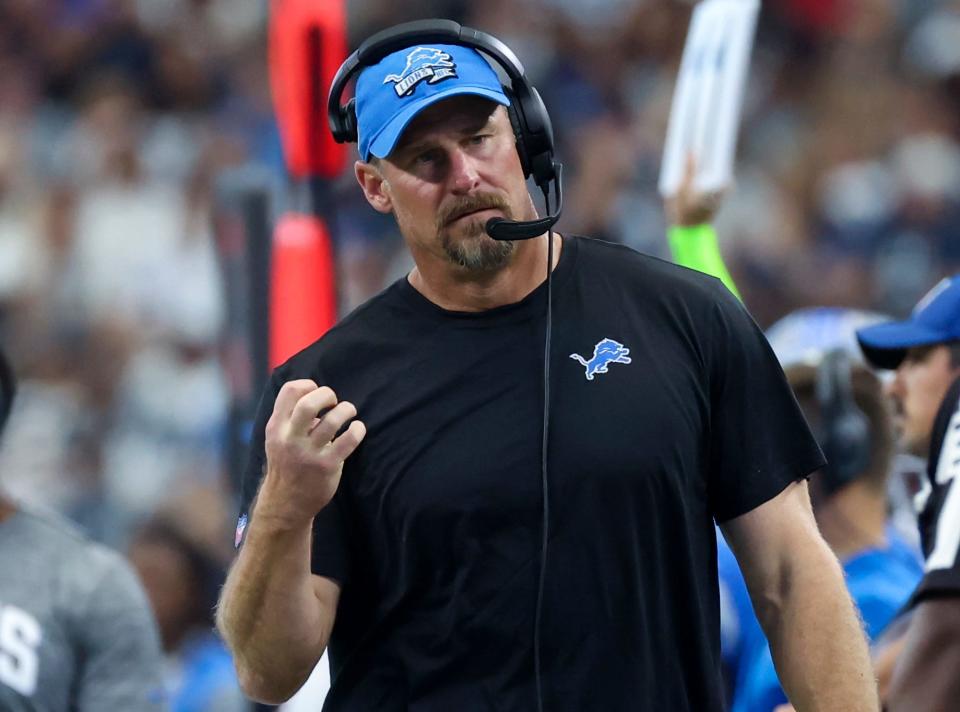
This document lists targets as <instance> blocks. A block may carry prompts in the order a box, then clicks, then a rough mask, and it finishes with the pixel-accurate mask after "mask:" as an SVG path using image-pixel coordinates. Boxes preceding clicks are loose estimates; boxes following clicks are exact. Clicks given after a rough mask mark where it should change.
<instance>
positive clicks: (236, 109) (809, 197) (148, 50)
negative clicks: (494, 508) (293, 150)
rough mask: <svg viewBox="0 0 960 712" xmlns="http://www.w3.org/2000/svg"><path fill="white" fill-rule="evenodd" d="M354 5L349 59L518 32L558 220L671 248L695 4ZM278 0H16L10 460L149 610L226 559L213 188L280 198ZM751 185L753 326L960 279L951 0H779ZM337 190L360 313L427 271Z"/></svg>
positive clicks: (742, 282)
mask: <svg viewBox="0 0 960 712" xmlns="http://www.w3.org/2000/svg"><path fill="white" fill-rule="evenodd" d="M348 5H349V7H348V17H349V27H350V45H351V47H355V46H356V45H357V44H358V43H359V41H360V40H362V39H363V38H364V37H365V36H367V35H368V34H370V33H371V32H374V31H376V30H379V29H382V28H383V27H386V26H388V25H390V24H393V23H396V22H402V21H407V20H411V19H417V18H422V17H450V18H452V19H456V20H459V21H461V22H463V23H465V24H468V25H470V26H473V27H477V28H479V29H483V30H485V31H488V32H490V33H492V34H494V35H495V36H497V37H499V38H500V39H502V40H504V41H505V42H506V43H507V44H508V45H510V46H511V47H512V48H513V49H514V51H515V52H516V54H517V55H518V56H519V57H520V58H521V60H522V61H523V63H524V64H525V66H526V68H527V73H528V75H529V76H530V77H531V78H532V81H533V83H534V84H535V85H536V86H537V87H538V88H539V89H540V91H541V93H542V94H543V96H544V98H545V101H546V103H547V106H548V108H549V109H550V110H551V114H552V117H553V121H554V126H555V130H556V133H557V140H558V144H559V149H558V153H559V156H560V158H561V159H562V160H563V161H564V163H565V166H566V171H565V176H566V196H565V204H566V206H565V214H564V217H563V219H562V221H561V223H560V229H561V231H564V230H565V231H569V232H576V233H580V234H586V235H591V236H595V237H600V238H604V239H609V240H613V241H618V242H623V243H626V244H629V245H631V246H633V247H635V248H637V249H639V250H641V251H644V252H648V253H652V254H657V255H661V256H666V255H667V249H666V242H665V239H664V230H665V224H664V216H663V209H662V205H661V202H660V198H659V196H658V195H657V193H656V182H657V176H658V171H659V166H660V158H661V153H662V146H663V140H664V135H665V131H666V125H667V121H668V116H669V109H670V101H671V95H672V90H673V85H674V81H675V78H676V73H677V68H678V65H679V61H680V56H681V53H682V50H683V43H684V39H685V33H686V28H687V24H688V22H689V17H690V10H691V3H689V2H681V1H680V0H672V1H671V0H484V1H483V2H471V1H469V0H411V1H409V2H404V3H374V2H364V3H349V4H348ZM266 17H267V4H266V3H265V2H235V1H234V0H166V1H165V2H158V1H157V0H0V341H2V343H3V344H4V345H5V347H6V348H7V349H8V350H9V352H10V353H11V356H12V359H13V361H14V364H15V367H16V370H17V372H18V374H19V377H20V378H21V381H22V384H23V387H22V391H21V397H20V399H19V403H18V405H17V409H16V411H15V413H14V417H13V419H12V421H11V424H10V432H9V437H8V439H7V443H6V446H5V448H4V450H3V451H2V454H0V472H2V473H3V479H4V483H5V486H7V487H8V488H9V489H10V490H11V491H12V492H13V493H14V494H16V495H17V496H20V497H22V498H24V499H26V500H29V501H31V502H35V503H39V504H44V505H48V506H50V507H53V508H55V509H57V510H60V511H62V512H65V513H66V514H68V515H69V516H70V517H71V518H73V519H74V520H76V521H77V522H79V523H80V524H81V525H82V526H83V527H84V528H85V529H86V530H87V531H88V532H89V533H90V534H91V535H92V536H94V537H95V538H97V539H100V540H102V541H105V542H107V543H109V544H111V545H113V546H115V547H118V548H120V549H121V550H125V551H130V552H131V553H132V554H133V558H134V560H135V561H136V562H137V564H138V566H139V568H140V569H141V571H142V573H143V575H144V578H145V581H146V582H147V584H148V589H151V588H152V589H153V590H151V591H150V593H151V596H152V597H153V598H154V602H155V605H162V604H157V600H158V597H159V598H162V596H163V592H162V590H161V591H159V592H158V591H157V589H158V588H159V589H162V588H163V582H164V578H165V577H164V576H163V575H158V574H157V566H158V565H159V564H158V562H165V561H167V560H169V559H170V556H172V555H171V554H170V552H171V551H174V552H176V551H180V552H181V554H180V556H181V564H182V565H183V566H190V565H193V564H196V562H198V561H200V562H204V566H205V567H206V568H204V567H200V568H201V569H202V573H200V574H197V577H198V578H197V584H196V585H197V591H199V592H201V593H198V594H197V595H198V596H201V595H202V596H203V598H202V599H201V600H202V601H204V602H206V601H207V600H208V599H209V595H210V591H211V590H215V586H212V584H211V580H210V577H211V576H213V577H214V578H215V572H216V571H217V570H218V567H219V568H221V569H222V567H223V566H225V565H226V562H227V561H228V560H229V557H230V539H231V538H232V536H231V532H232V524H231V523H230V520H231V518H232V517H233V516H234V504H233V502H234V493H233V491H232V483H233V474H234V473H230V472H228V471H227V467H226V465H225V462H226V459H225V454H224V450H225V444H224V443H225V431H226V423H227V414H228V408H229V403H230V400H231V393H230V388H229V385H228V382H227V379H226V378H225V376H224V371H223V368H222V366H221V363H222V361H221V353H220V351H221V349H220V342H221V332H222V329H223V324H224V318H225V312H226V308H225V304H224V297H223V295H224V286H223V275H222V272H221V270H220V265H219V263H218V254H217V249H216V239H215V238H216V235H215V231H214V227H213V225H214V222H213V220H212V218H211V216H212V214H213V212H214V210H215V208H216V199H217V198H216V196H217V191H216V186H217V180H218V176H221V175H222V174H223V173H224V172H225V171H232V170H237V169H240V168H243V167H246V168H254V169H256V170H258V171H261V172H262V173H264V174H266V175H269V176H272V178H273V180H274V181H275V183H276V185H278V186H281V188H280V189H279V190H277V191H275V195H276V196H277V201H276V203H277V204H276V205H275V209H276V210H280V209H282V208H283V196H284V190H283V188H282V186H284V185H286V177H285V172H284V166H283V154H282V148H281V139H280V134H279V131H278V128H277V126H276V124H275V121H274V118H273V115H272V110H271V102H270V90H269V86H268V82H267V67H266ZM736 175H737V179H736V185H735V186H733V187H732V188H731V191H730V195H729V197H728V199H727V200H726V202H725V207H724V209H723V211H722V213H721V214H720V217H719V220H718V223H717V225H718V230H719V233H720V235H721V242H722V247H723V250H724V254H725V257H726V258H727V262H728V264H729V266H730V268H731V272H732V273H733V275H734V278H735V280H736V282H737V284H738V286H739V287H740V290H741V292H742V294H743V297H744V300H745V302H746V304H747V305H748V306H749V307H750V309H751V311H752V312H753V313H754V315H755V317H756V318H757V320H758V321H759V322H760V323H761V325H762V326H767V325H768V324H770V323H772V322H773V321H774V320H776V319H777V318H779V317H780V316H782V315H783V314H785V313H787V312H789V311H791V310H793V309H795V308H797V307H800V306H805V305H813V304H831V305H848V306H857V307H864V308H870V309H875V310H879V311H882V312H886V313H890V314H893V315H902V314H903V313H904V312H905V311H906V310H907V309H908V308H909V307H910V305H912V304H913V303H915V302H916V300H917V298H918V297H919V296H920V295H921V294H922V293H923V292H924V291H926V289H927V288H928V287H929V286H930V285H931V284H933V283H935V282H936V281H937V279H938V278H939V277H940V276H942V275H945V274H948V273H951V272H954V271H957V270H958V269H960V236H958V235H957V234H956V233H957V232H958V226H960V1H958V0H767V1H766V2H764V8H763V12H762V14H761V20H760V25H759V30H758V37H757V45H756V48H755V51H754V56H753V63H752V67H751V72H750V77H749V82H748V89H747V94H746V98H745V106H744V113H743V132H742V135H741V139H740V146H739V154H738V161H737V167H736ZM330 189H331V190H332V191H334V194H335V195H336V197H337V200H336V201H335V202H336V204H337V205H338V208H339V209H338V214H337V216H336V222H335V225H336V229H335V240H336V250H337V258H338V264H339V274H340V278H339V291H340V295H341V300H342V305H341V306H342V310H343V311H347V310H349V309H350V308H352V307H353V306H356V304H358V303H359V302H361V301H362V300H364V299H366V298H367V297H369V296H370V295H372V294H373V293H375V292H376V291H378V290H379V289H380V288H381V287H382V286H384V285H385V284H386V283H388V282H389V281H391V280H393V279H395V278H397V277H398V276H400V275H402V274H403V273H404V271H405V270H406V268H407V267H408V265H409V263H408V258H407V257H406V256H405V253H404V250H403V245H402V241H401V240H400V238H399V235H398V234H397V233H396V230H395V226H394V224H393V222H392V220H390V219H389V218H388V217H386V218H385V217H384V216H381V215H379V214H377V213H374V212H373V211H372V210H370V209H369V208H368V207H367V206H366V204H365V203H363V199H362V197H361V194H360V192H359V190H357V189H356V187H355V184H354V179H353V172H352V169H351V168H350V166H349V165H348V167H347V170H346V171H345V173H344V175H343V176H342V178H341V179H339V180H337V181H335V182H334V184H333V185H331V186H330ZM171 532H172V533H171ZM165 547H166V549H165ZM183 552H189V553H183ZM165 556H166V557H167V559H164V557H165ZM174 558H175V557H174ZM170 565H174V564H170ZM161 569H162V570H166V569H163V568H162V567H161ZM151 572H152V573H151ZM211 572H214V573H211ZM168 593H169V592H168ZM170 595H174V594H173V593H171V594H170ZM182 605H184V606H185V607H186V609H190V610H187V611H181V615H180V619H183V620H180V619H178V618H177V616H173V618H174V619H175V620H178V621H179V622H176V623H168V624H167V629H168V630H166V631H165V637H164V640H165V643H168V648H169V649H171V650H173V649H176V648H177V646H179V645H181V643H182V642H183V640H184V639H185V635H184V633H183V631H181V630H179V628H178V627H177V626H180V627H183V626H186V625H187V623H190V624H195V625H197V626H200V627H201V628H202V627H203V626H205V625H206V624H207V623H206V621H205V619H204V617H203V615H200V614H196V615H195V613H196V611H193V610H192V609H191V606H190V605H189V602H187V603H184V604H182ZM205 605H206V604H205ZM201 613H202V611H201ZM168 618H169V616H168ZM184 620H186V621H187V623H184ZM161 622H162V623H163V621H161ZM191 622H192V623H191Z"/></svg>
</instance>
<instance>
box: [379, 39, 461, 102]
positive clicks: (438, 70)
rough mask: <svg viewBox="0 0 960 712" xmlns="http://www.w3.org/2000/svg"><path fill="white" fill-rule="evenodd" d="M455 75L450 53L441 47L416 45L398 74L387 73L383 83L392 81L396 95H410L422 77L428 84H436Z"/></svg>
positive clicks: (454, 65)
mask: <svg viewBox="0 0 960 712" xmlns="http://www.w3.org/2000/svg"><path fill="white" fill-rule="evenodd" d="M456 76H457V65H456V64H454V63H453V62H452V61H451V60H450V55H449V54H447V53H446V52H444V51H443V50H441V49H434V48H433V47H417V48H416V49H415V50H413V51H412V52H410V54H408V55H407V66H406V67H404V68H403V71H402V72H400V74H388V75H387V76H386V78H385V79H384V80H383V83H384V84H386V83H387V82H393V84H394V86H393V90H394V91H395V92H397V96H400V97H403V96H410V95H411V94H413V91H414V89H416V88H417V84H419V83H420V82H422V81H423V80H424V79H427V80H429V81H428V83H429V84H436V83H437V82H439V81H442V80H444V79H451V78H453V77H456Z"/></svg>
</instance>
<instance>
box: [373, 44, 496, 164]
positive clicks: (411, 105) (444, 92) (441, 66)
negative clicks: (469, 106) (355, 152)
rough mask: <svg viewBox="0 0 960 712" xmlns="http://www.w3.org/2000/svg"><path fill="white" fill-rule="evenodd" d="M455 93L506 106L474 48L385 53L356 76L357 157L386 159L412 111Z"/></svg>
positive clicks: (440, 46) (493, 77) (442, 47)
mask: <svg viewBox="0 0 960 712" xmlns="http://www.w3.org/2000/svg"><path fill="white" fill-rule="evenodd" d="M461 94H473V95H476V96H482V97H485V98H487V99H490V100H491V101H495V102H497V103H498V104H502V105H503V106H509V105H510V100H509V99H508V98H507V95H506V94H504V92H503V87H502V86H501V85H500V79H499V78H498V77H497V73H496V72H495V71H493V68H492V67H491V66H490V65H489V64H488V63H487V61H486V60H485V59H484V58H483V56H482V55H481V54H480V53H479V52H477V51H476V50H475V49H472V48H470V47H461V46H460V45H449V44H436V45H429V46H426V45H417V46H415V47H407V48H406V49H402V50H399V51H397V52H394V53H393V54H388V55H387V56H386V57H384V58H383V59H381V60H380V61H379V62H378V63H377V64H374V65H372V66H370V67H367V68H366V69H364V70H363V72H362V73H361V74H360V77H359V78H358V79H357V87H356V97H357V133H358V135H359V146H358V148H359V149H360V156H361V157H362V158H363V160H365V161H368V160H370V156H371V155H373V156H376V157H377V158H386V157H387V156H389V155H390V154H391V153H392V152H393V149H394V147H395V146H396V145H397V141H398V140H399V138H400V135H401V134H402V133H403V130H404V129H405V128H407V125H408V124H409V123H410V122H411V121H412V120H413V118H414V117H415V116H416V115H417V114H419V113H420V112H421V111H423V110H424V109H426V108H427V107H428V106H432V105H433V104H436V103H437V102H438V101H442V100H443V99H448V98H450V97H452V96H458V95H461Z"/></svg>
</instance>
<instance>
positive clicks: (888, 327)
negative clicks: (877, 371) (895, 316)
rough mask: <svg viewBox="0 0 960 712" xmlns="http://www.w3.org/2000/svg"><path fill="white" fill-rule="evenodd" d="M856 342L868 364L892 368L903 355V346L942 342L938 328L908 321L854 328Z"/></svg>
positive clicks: (904, 354)
mask: <svg viewBox="0 0 960 712" xmlns="http://www.w3.org/2000/svg"><path fill="white" fill-rule="evenodd" d="M857 341H858V342H860V348H861V349H863V355H864V357H865V358H866V359H867V361H868V362H869V363H870V364H871V365H873V366H875V367H876V368H887V369H895V368H897V367H898V366H900V363H901V362H902V361H903V357H904V356H906V355H907V349H910V348H913V347H914V346H929V345H930V344H939V343H942V342H943V341H944V336H943V334H942V333H940V332H939V331H934V330H933V329H928V328H926V327H923V326H920V325H918V324H916V323H914V322H912V321H895V322H892V323H887V324H877V325H876V326H868V327H866V328H864V329H860V330H859V331H857Z"/></svg>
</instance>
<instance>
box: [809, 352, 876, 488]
mask: <svg viewBox="0 0 960 712" xmlns="http://www.w3.org/2000/svg"><path fill="white" fill-rule="evenodd" d="M815 390H816V397H817V403H818V405H819V407H820V417H821V421H822V432H821V438H820V439H821V443H820V445H821V447H822V448H823V451H824V454H825V455H826V457H827V466H826V467H825V468H824V470H823V472H822V473H821V477H822V482H823V485H824V490H825V493H826V494H828V495H829V494H833V493H834V492H836V491H837V490H839V489H841V488H843V487H845V486H846V485H848V484H850V483H851V482H853V481H854V480H855V479H857V478H858V477H859V476H860V475H861V474H863V473H864V471H866V469H867V467H868V466H869V465H870V449H871V442H870V421H869V419H868V418H867V416H866V415H865V414H864V413H863V411H862V410H860V407H859V406H858V405H857V403H856V400H855V399H854V395H853V378H852V369H851V364H850V357H849V356H848V355H847V353H846V352H845V351H844V350H843V349H834V350H833V351H829V352H828V353H827V354H826V355H824V357H823V359H822V360H821V362H820V365H819V366H818V367H817V382H816V386H815Z"/></svg>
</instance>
